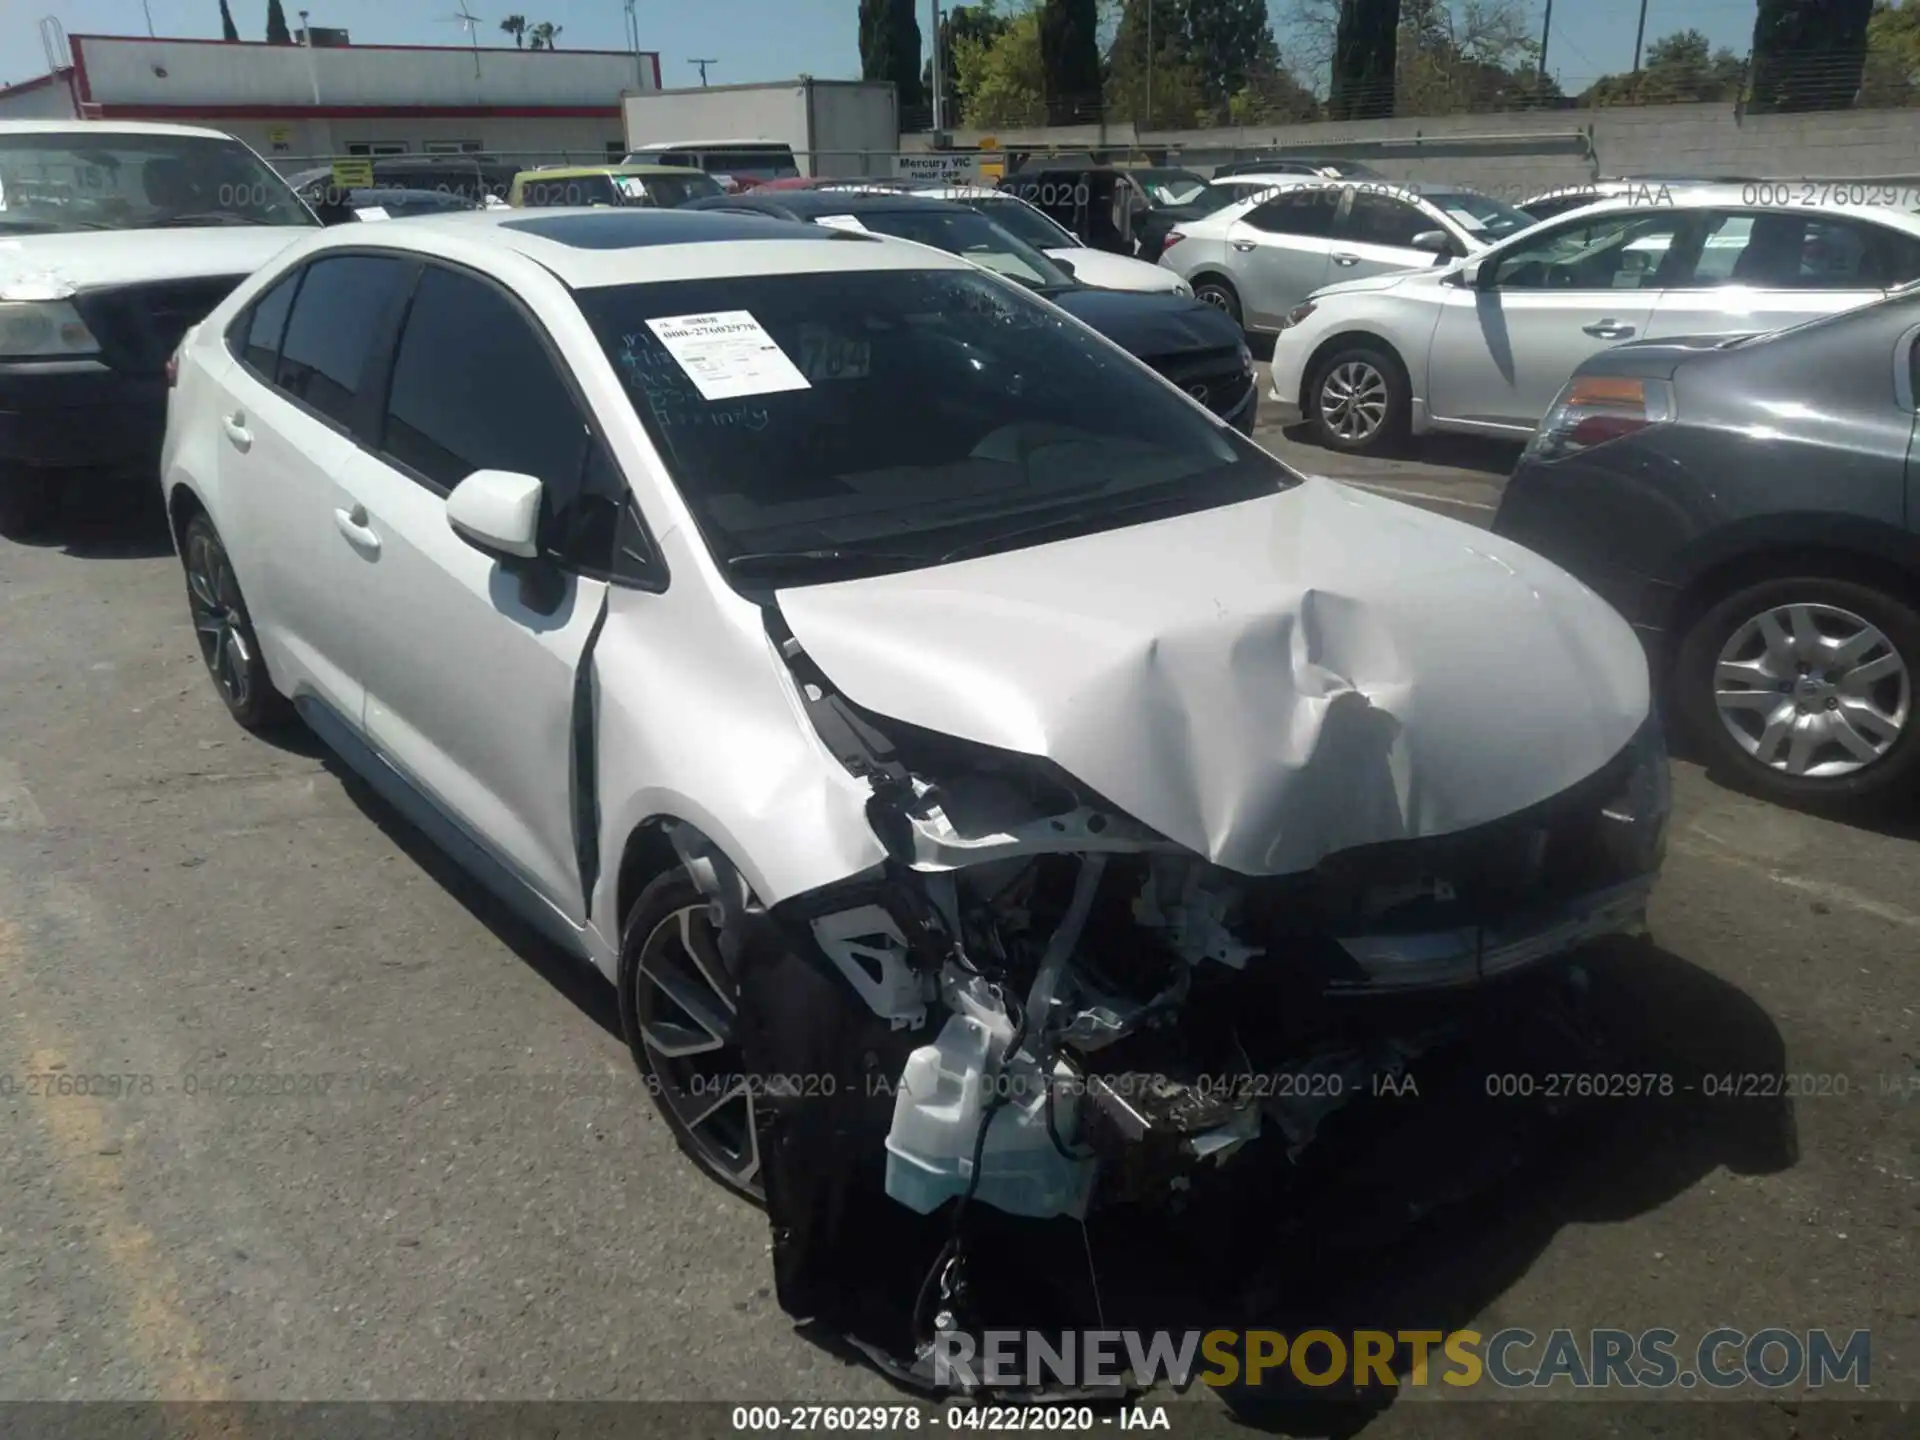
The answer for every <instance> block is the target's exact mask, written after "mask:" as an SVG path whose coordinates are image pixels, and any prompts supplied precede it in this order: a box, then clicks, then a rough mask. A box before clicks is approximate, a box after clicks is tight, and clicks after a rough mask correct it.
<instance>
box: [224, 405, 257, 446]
mask: <svg viewBox="0 0 1920 1440" xmlns="http://www.w3.org/2000/svg"><path fill="white" fill-rule="evenodd" d="M220 428H221V429H222V430H224V431H226V432H227V439H229V440H231V441H232V442H233V448H234V449H236V450H242V451H244V450H251V449H252V448H253V432H252V431H251V430H249V429H247V417H246V415H245V414H244V413H243V412H241V411H239V410H236V411H234V412H233V414H231V415H227V416H223V417H222V418H221V421H220Z"/></svg>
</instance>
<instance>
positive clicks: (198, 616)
mask: <svg viewBox="0 0 1920 1440" xmlns="http://www.w3.org/2000/svg"><path fill="white" fill-rule="evenodd" d="M180 561H181V564H182V565H183V566H184V567H185V569H186V572H187V606H188V609H189V610H190V611H191V613H192V615H193V628H194V634H195V637H196V638H197V639H198V640H199V642H200V658H201V659H202V660H204V661H205V662H206V665H207V673H208V675H210V676H212V677H213V685H214V689H216V690H217V691H219V692H220V698H221V699H222V700H223V701H225V702H226V706H227V712H228V713H229V714H230V715H232V716H233V718H234V719H235V720H237V721H239V722H240V725H241V727H242V728H243V729H247V730H252V731H255V732H260V731H267V730H273V729H276V728H278V727H279V726H282V725H284V724H286V723H287V722H288V721H290V720H292V719H293V706H292V705H291V704H290V703H288V701H287V697H286V696H284V695H282V694H281V693H280V692H279V691H278V690H276V689H274V687H273V677H272V676H270V675H269V674H268V673H267V662H266V657H265V656H264V655H263V654H262V653H261V650H260V637H259V636H257V635H256V634H254V630H253V617H252V616H251V615H250V614H249V613H248V612H247V602H246V598H245V597H244V596H242V595H241V593H240V582H239V580H238V579H236V578H235V576H234V573H233V562H232V561H231V560H229V559H228V557H227V549H226V546H225V545H224V544H222V543H221V540H220V532H219V531H218V530H215V529H214V528H213V521H211V520H210V519H208V518H207V517H206V516H205V515H204V514H202V515H195V516H194V517H193V518H192V519H191V520H189V521H188V522H187V526H186V529H185V530H184V531H183V532H182V533H181V538H180Z"/></svg>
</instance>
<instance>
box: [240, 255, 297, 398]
mask: <svg viewBox="0 0 1920 1440" xmlns="http://www.w3.org/2000/svg"><path fill="white" fill-rule="evenodd" d="M299 288H300V272H299V271H298V270H295V271H293V272H292V273H291V274H289V275H286V276H284V277H283V278H282V279H281V280H280V282H279V283H278V284H277V285H274V286H273V287H271V288H270V289H269V290H268V291H267V293H266V294H264V295H262V296H261V297H260V298H259V299H258V300H255V301H254V302H253V305H252V307H251V308H250V309H248V311H247V313H246V316H245V318H244V319H243V320H242V321H241V323H240V325H239V326H237V327H236V328H235V333H234V336H233V340H234V342H235V343H232V344H230V345H229V346H228V348H229V349H231V350H232V351H233V352H234V354H235V355H237V356H238V357H239V359H240V362H241V363H242V364H243V365H245V366H246V367H247V368H248V369H249V370H251V371H253V373H254V374H255V375H256V376H258V377H259V378H260V379H262V380H264V381H266V382H267V384H269V385H271V384H272V383H273V372H274V367H275V366H276V365H278V364H279V362H280V337H281V336H282V335H283V334H284V333H285V332H286V328H287V311H289V310H290V309H292V308H293V292H294V291H295V290H297V289H299Z"/></svg>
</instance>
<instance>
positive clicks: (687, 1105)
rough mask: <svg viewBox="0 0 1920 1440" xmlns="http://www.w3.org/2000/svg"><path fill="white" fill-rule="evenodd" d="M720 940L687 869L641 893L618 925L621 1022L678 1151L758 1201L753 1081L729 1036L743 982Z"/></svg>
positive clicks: (762, 1200)
mask: <svg viewBox="0 0 1920 1440" xmlns="http://www.w3.org/2000/svg"><path fill="white" fill-rule="evenodd" d="M718 939H719V937H718V934H717V932H716V931H715V928H714V925H713V921H712V919H711V916H710V913H709V905H708V901H707V897H706V896H705V895H703V894H702V893H701V892H700V889H699V887H698V886H696V885H695V884H694V882H693V877H692V876H691V875H690V874H689V873H688V872H687V869H686V867H685V866H684V865H682V866H677V867H675V868H674V869H672V870H669V871H668V872H667V873H666V874H664V875H662V876H660V877H659V878H658V879H656V880H655V881H654V882H653V883H652V884H651V885H649V886H647V888H646V889H645V890H643V891H641V893H640V898H639V899H638V900H636V901H635V902H634V904H633V908H632V909H631V910H630V911H629V912H628V914H627V919H626V923H625V925H624V926H623V927H622V930H621V941H620V974H619V993H620V1028H621V1031H622V1033H623V1034H624V1035H625V1036H626V1041H627V1048H628V1049H629V1050H630V1051H632V1052H633V1063H634V1064H635V1065H637V1066H639V1067H640V1073H641V1075H642V1076H643V1077H645V1079H646V1082H647V1090H648V1093H649V1094H651V1095H652V1096H653V1103H654V1104H655V1105H656V1106H657V1107H658V1108H659V1111H660V1116H661V1118H662V1119H664V1120H665V1121H666V1122H667V1128H668V1129H669V1130H670V1131H672V1132H673V1138H674V1140H675V1141H676V1142H677V1143H678V1144H679V1146H680V1148H681V1149H682V1150H684V1151H685V1152H686V1153H687V1155H688V1157H689V1158H691V1159H692V1160H693V1162H694V1164H696V1165H698V1166H699V1167H700V1168H701V1169H702V1170H704V1171H706V1172H707V1174H709V1175H711V1176H712V1177H713V1178H714V1179H716V1180H718V1181H719V1182H720V1183H721V1184H722V1185H725V1186H726V1187H727V1188H728V1189H729V1190H732V1191H733V1192H734V1193H735V1194H736V1195H741V1196H744V1197H745V1198H746V1199H748V1200H751V1201H752V1202H753V1203H754V1204H756V1205H762V1204H765V1203H766V1192H765V1190H764V1188H763V1184H762V1181H761V1176H760V1148H759V1139H758V1135H757V1133H756V1131H755V1128H754V1121H755V1115H754V1103H755V1096H754V1087H753V1085H752V1082H751V1080H750V1078H749V1076H748V1075H747V1071H746V1065H745V1063H744V1060H743V1058H742V1056H741V1051H740V1045H739V1040H738V1037H737V1034H736V1027H737V1025H738V1021H739V1013H740V982H739V980H738V978H737V977H736V976H734V975H733V974H731V973H730V972H729V971H728V969H727V965H726V962H725V960H724V959H723V958H722V956H721V954H720V948H719V944H718Z"/></svg>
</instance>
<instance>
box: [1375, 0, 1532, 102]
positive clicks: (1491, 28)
mask: <svg viewBox="0 0 1920 1440" xmlns="http://www.w3.org/2000/svg"><path fill="white" fill-rule="evenodd" d="M1559 94H1560V87H1559V86H1558V85H1557V84H1555V83H1554V81H1553V79H1552V77H1551V76H1544V75H1542V74H1541V73H1540V46H1539V43H1538V42H1537V41H1536V40H1535V39H1534V38H1533V26H1532V22H1531V19H1530V17H1529V16H1528V14H1527V12H1526V10H1525V9H1524V8H1523V6H1522V5H1520V4H1518V3H1516V0H1466V3H1464V4H1461V5H1458V6H1454V5H1449V4H1446V3H1444V0H1402V3H1401V9H1400V35H1399V41H1398V44H1397V46H1396V54H1395V58H1394V108H1395V111H1396V113H1398V114H1401V115H1448V114H1458V113H1470V114H1481V113H1485V112H1488V111H1496V110H1523V109H1530V108H1533V107H1536V106H1540V105H1543V104H1548V103H1551V102H1552V101H1553V100H1554V99H1555V98H1557V97H1558V96H1559Z"/></svg>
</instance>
